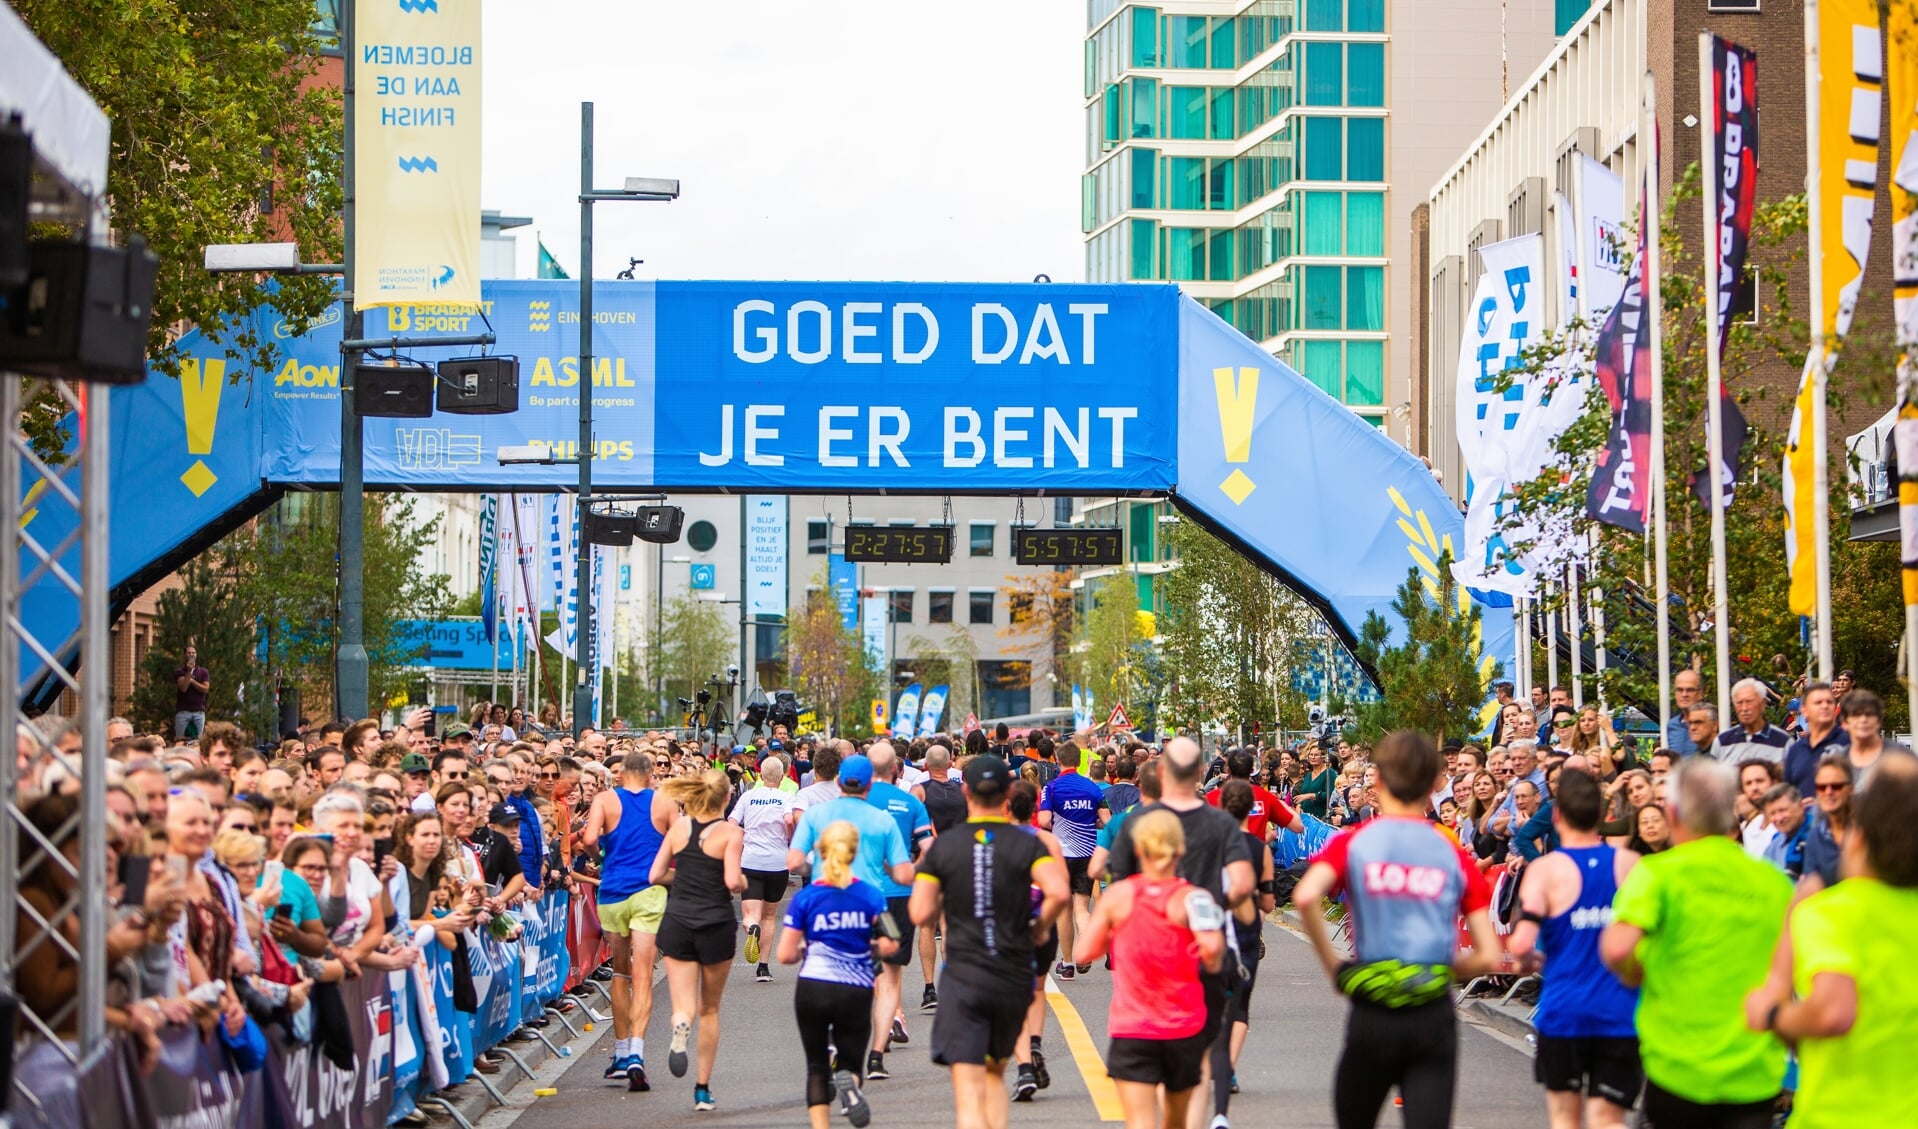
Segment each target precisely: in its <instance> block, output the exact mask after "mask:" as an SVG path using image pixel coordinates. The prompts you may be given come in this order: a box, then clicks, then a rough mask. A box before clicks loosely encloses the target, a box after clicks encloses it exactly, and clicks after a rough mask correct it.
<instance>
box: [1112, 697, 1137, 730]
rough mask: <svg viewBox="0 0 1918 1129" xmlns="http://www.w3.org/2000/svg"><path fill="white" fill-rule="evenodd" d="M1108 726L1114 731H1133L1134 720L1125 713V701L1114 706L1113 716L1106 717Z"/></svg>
mask: <svg viewBox="0 0 1918 1129" xmlns="http://www.w3.org/2000/svg"><path fill="white" fill-rule="evenodd" d="M1106 728H1107V729H1109V730H1111V731H1112V732H1114V733H1130V732H1131V731H1132V720H1131V719H1130V718H1128V717H1126V715H1125V703H1124V702H1120V703H1119V704H1118V705H1116V706H1113V707H1112V716H1111V717H1108V718H1106Z"/></svg>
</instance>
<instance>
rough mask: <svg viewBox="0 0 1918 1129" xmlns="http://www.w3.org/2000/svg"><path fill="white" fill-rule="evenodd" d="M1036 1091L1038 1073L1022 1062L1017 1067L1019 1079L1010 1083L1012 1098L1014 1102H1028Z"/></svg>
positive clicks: (1037, 1087) (1037, 1089)
mask: <svg viewBox="0 0 1918 1129" xmlns="http://www.w3.org/2000/svg"><path fill="white" fill-rule="evenodd" d="M1038 1092H1039V1077H1038V1075H1036V1074H1034V1073H1033V1072H1032V1068H1031V1067H1030V1066H1025V1065H1023V1064H1022V1065H1021V1066H1020V1067H1019V1080H1018V1081H1016V1082H1014V1083H1013V1084H1012V1100H1013V1101H1015V1102H1029V1101H1031V1100H1032V1095H1034V1094H1036V1093H1038Z"/></svg>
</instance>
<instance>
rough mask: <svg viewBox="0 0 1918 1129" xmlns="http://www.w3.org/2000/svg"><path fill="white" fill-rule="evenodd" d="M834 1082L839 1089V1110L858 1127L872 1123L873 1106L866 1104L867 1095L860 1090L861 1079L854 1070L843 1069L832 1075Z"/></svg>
mask: <svg viewBox="0 0 1918 1129" xmlns="http://www.w3.org/2000/svg"><path fill="white" fill-rule="evenodd" d="M832 1084H833V1088H834V1089H835V1090H838V1091H839V1112H841V1113H843V1114H845V1115H846V1120H847V1121H850V1122H852V1123H853V1124H854V1125H855V1126H857V1127H858V1129H865V1127H866V1126H867V1125H869V1124H871V1123H872V1107H871V1106H870V1105H867V1104H866V1095H864V1094H862V1093H860V1092H859V1080H858V1079H857V1078H854V1077H853V1076H852V1071H850V1070H842V1071H840V1072H839V1073H837V1074H834V1075H833V1076H832Z"/></svg>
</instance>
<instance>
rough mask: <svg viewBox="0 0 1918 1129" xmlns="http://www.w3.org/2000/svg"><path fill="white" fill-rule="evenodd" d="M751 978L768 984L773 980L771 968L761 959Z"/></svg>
mask: <svg viewBox="0 0 1918 1129" xmlns="http://www.w3.org/2000/svg"><path fill="white" fill-rule="evenodd" d="M753 979H754V980H755V981H757V982H759V983H761V984H770V983H772V982H773V970H772V969H771V968H769V967H767V965H766V964H765V962H763V961H762V962H760V965H759V968H758V970H757V971H755V972H754V973H753Z"/></svg>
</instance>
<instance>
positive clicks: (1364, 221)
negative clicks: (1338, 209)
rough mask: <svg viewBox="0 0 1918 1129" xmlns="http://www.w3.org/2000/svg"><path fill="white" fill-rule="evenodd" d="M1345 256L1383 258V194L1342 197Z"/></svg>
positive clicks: (1353, 193) (1368, 193) (1360, 194)
mask: <svg viewBox="0 0 1918 1129" xmlns="http://www.w3.org/2000/svg"><path fill="white" fill-rule="evenodd" d="M1345 253H1346V254H1348V255H1377V256H1383V255H1384V254H1385V194H1384V193H1382V192H1348V193H1346V194H1345Z"/></svg>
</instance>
